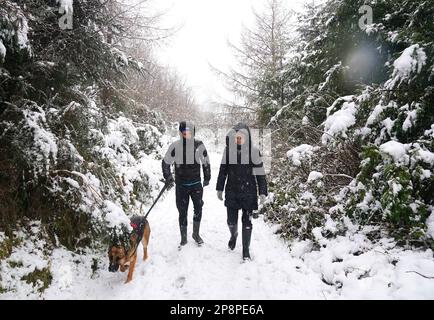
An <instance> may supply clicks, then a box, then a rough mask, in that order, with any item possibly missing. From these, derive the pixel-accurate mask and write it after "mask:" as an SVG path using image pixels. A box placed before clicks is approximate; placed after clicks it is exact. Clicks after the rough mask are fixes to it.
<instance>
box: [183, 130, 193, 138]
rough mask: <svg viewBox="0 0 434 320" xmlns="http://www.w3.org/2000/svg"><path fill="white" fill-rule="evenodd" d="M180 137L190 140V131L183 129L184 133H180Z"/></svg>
mask: <svg viewBox="0 0 434 320" xmlns="http://www.w3.org/2000/svg"><path fill="white" fill-rule="evenodd" d="M182 137H183V138H184V139H187V140H188V139H191V131H190V129H185V130H184V131H182Z"/></svg>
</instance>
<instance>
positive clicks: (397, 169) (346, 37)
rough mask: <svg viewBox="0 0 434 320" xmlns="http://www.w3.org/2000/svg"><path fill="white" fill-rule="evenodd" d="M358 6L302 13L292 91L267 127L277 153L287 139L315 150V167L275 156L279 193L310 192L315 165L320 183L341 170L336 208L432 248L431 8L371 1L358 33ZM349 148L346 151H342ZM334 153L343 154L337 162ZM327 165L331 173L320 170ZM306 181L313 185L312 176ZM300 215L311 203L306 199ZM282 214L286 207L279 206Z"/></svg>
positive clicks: (333, 4)
mask: <svg viewBox="0 0 434 320" xmlns="http://www.w3.org/2000/svg"><path fill="white" fill-rule="evenodd" d="M363 4H365V3H364V1H361V0H360V1H359V0H352V1H345V2H343V1H337V0H336V1H335V0H330V1H327V2H326V3H324V4H320V5H317V6H315V5H308V8H307V10H306V12H305V13H304V14H302V15H301V17H300V27H299V35H298V38H299V39H298V41H297V43H298V48H296V49H294V51H296V53H293V54H292V55H291V56H293V57H295V58H294V61H293V63H292V64H291V63H290V64H289V66H288V68H289V69H290V70H291V72H292V74H293V75H294V80H293V82H292V85H293V87H292V89H293V93H294V94H293V96H292V101H291V102H290V103H289V104H288V106H285V107H283V108H282V109H281V110H279V111H278V112H277V113H276V115H275V117H274V118H273V121H272V122H271V123H270V124H271V125H273V126H275V127H276V129H277V130H278V131H279V135H281V138H280V140H279V144H278V145H277V146H276V147H275V150H276V154H277V155H279V153H278V151H279V150H282V149H284V146H286V151H288V150H290V149H291V148H292V147H293V146H294V145H295V146H297V145H306V144H308V145H311V146H321V147H320V149H319V150H318V151H317V152H315V157H314V159H315V161H314V162H313V166H309V167H307V168H305V169H304V170H301V169H302V166H300V161H297V158H298V157H299V153H298V152H294V150H291V151H290V152H289V154H290V156H291V162H290V164H291V165H292V166H293V170H292V171H288V170H287V168H286V167H285V166H284V165H282V163H281V162H279V165H278V166H277V167H278V169H277V170H275V172H274V177H275V178H274V179H275V181H278V183H280V185H279V187H278V188H276V189H279V188H282V189H283V190H285V186H286V190H292V192H293V195H292V198H291V203H292V204H298V203H302V201H303V200H305V199H304V198H306V196H307V195H308V194H306V193H305V191H308V192H310V193H311V194H314V195H315V193H314V192H312V191H310V190H304V189H303V188H304V183H305V182H306V181H307V180H308V177H309V175H310V173H311V172H312V171H317V172H319V173H321V174H322V175H323V178H321V179H318V180H319V181H321V180H325V179H327V174H329V173H333V174H336V175H338V176H339V175H341V176H342V175H346V176H347V178H346V180H345V181H344V182H343V183H342V184H338V185H335V186H330V187H331V188H330V187H329V189H328V190H327V191H328V192H329V193H330V194H331V195H332V197H331V198H332V199H333V202H334V204H333V205H332V206H331V207H329V208H331V209H332V210H333V212H334V213H335V214H339V215H340V216H345V215H346V216H349V217H351V218H352V219H353V220H354V222H357V224H356V225H366V224H374V225H376V226H379V227H381V230H383V231H387V232H389V233H390V234H392V235H394V236H395V237H397V239H399V240H401V241H400V242H399V243H400V244H405V243H409V244H418V245H424V246H432V244H433V238H432V231H431V230H432V229H431V222H430V221H432V216H433V213H432V211H433V209H432V208H433V205H434V203H433V201H434V197H433V194H434V183H433V182H434V180H433V177H432V176H433V174H432V173H433V171H434V167H433V163H432V157H433V152H434V140H433V135H432V132H433V130H432V128H433V124H434V108H433V101H434V90H433V88H434V82H433V81H434V46H433V43H432V35H433V26H432V19H431V18H429V17H430V16H431V15H432V14H434V6H432V3H431V2H429V1H427V2H415V1H381V2H375V3H372V6H373V9H374V12H375V15H376V17H377V18H376V19H377V21H376V22H375V24H374V25H372V26H370V27H369V28H367V29H366V30H362V29H360V28H359V26H358V24H357V21H358V20H359V18H360V17H359V13H358V9H359V8H360V7H361V6H362V5H363ZM282 132H283V133H282ZM300 148H302V147H300ZM350 150H351V152H350V154H353V156H351V157H346V156H345V155H346V153H345V151H350ZM339 154H342V155H344V156H343V157H342V161H341V162H339V163H336V162H334V157H335V156H336V155H339ZM282 157H283V156H282ZM326 163H330V164H333V166H334V168H335V170H336V171H330V170H327V169H324V167H323V165H322V164H326ZM349 168H351V169H350V170H348V169H349ZM313 177H318V175H316V174H313V175H312V176H311V178H312V179H313ZM285 179H286V180H287V182H286V184H285V183H284V181H285ZM312 179H311V184H315V183H316V182H317V181H318V180H316V179H313V180H312ZM294 190H297V192H295V193H294ZM308 198H309V197H308ZM275 199H281V197H279V195H278V196H276V197H275ZM315 199H318V197H317V196H315ZM287 200H288V199H283V200H279V201H280V202H279V203H278V202H275V204H274V206H273V208H272V209H273V210H271V212H270V213H268V215H273V214H274V213H275V212H280V211H282V210H283V208H284V207H285V206H287V205H288V202H289V201H287ZM325 207H326V208H327V205H326V206H325ZM279 208H282V210H281V209H279ZM285 210H286V209H285ZM305 211H306V212H307V213H308V214H309V213H314V212H316V211H317V208H316V207H315V206H314V205H310V206H306V209H305ZM329 213H330V212H329ZM308 214H306V216H307V215H308ZM286 215H287V216H288V217H291V215H292V213H291V212H289V210H286ZM281 216H282V217H281V219H284V218H283V216H284V215H281ZM285 219H288V218H285ZM321 219H322V220H323V221H325V215H324V214H323V215H322V218H321ZM323 223H324V222H323ZM309 237H311V238H315V237H314V235H313V234H312V233H311V234H310V235H309Z"/></svg>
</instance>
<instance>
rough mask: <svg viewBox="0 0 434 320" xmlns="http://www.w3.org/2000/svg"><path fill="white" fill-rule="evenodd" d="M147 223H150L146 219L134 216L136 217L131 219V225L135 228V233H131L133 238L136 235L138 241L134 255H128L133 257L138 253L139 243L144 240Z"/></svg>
mask: <svg viewBox="0 0 434 320" xmlns="http://www.w3.org/2000/svg"><path fill="white" fill-rule="evenodd" d="M147 223H148V221H147V220H146V218H145V217H141V216H134V217H132V218H131V222H130V225H131V227H132V228H133V231H131V236H132V235H136V236H137V241H136V243H135V244H134V250H133V253H132V254H128V255H130V256H133V255H134V254H135V253H136V251H137V247H138V246H139V243H140V241H141V240H142V238H143V235H144V233H145V227H146V224H147ZM129 249H130V248H129ZM128 251H130V250H128Z"/></svg>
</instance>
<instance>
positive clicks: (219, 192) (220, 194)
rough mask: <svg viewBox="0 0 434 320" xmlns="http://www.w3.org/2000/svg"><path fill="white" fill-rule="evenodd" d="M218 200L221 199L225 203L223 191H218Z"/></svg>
mask: <svg viewBox="0 0 434 320" xmlns="http://www.w3.org/2000/svg"><path fill="white" fill-rule="evenodd" d="M217 198H219V200H220V201H223V191H217Z"/></svg>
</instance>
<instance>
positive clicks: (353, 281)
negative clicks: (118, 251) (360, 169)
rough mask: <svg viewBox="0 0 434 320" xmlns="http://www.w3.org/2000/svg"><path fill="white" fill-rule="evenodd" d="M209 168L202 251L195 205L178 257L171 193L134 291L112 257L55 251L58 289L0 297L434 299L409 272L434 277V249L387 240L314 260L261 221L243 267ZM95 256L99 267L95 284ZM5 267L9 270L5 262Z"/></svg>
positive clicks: (153, 221) (344, 240)
mask: <svg viewBox="0 0 434 320" xmlns="http://www.w3.org/2000/svg"><path fill="white" fill-rule="evenodd" d="M211 162H212V169H213V171H212V176H213V179H212V181H211V184H210V186H209V187H207V188H206V189H205V192H204V202H205V205H204V208H203V220H202V228H201V235H202V238H203V239H204V241H205V244H204V245H203V246H202V247H197V246H196V244H195V243H194V241H193V239H191V225H192V208H191V205H190V212H189V232H188V233H189V243H188V244H187V246H186V247H184V248H183V249H182V250H181V251H179V250H178V249H177V246H178V243H179V240H180V239H179V238H180V237H179V229H178V213H177V210H176V206H175V192H174V190H173V189H172V190H171V191H170V192H168V194H167V195H166V197H165V198H164V199H163V200H161V201H160V202H159V203H158V205H157V206H156V207H155V209H154V210H153V212H152V213H151V215H150V216H149V222H150V225H151V230H152V231H151V239H150V243H149V249H148V252H149V255H150V257H149V259H148V260H147V261H145V262H144V261H142V260H141V258H142V255H143V252H142V251H141V250H139V260H138V263H137V265H136V270H135V273H134V278H133V281H132V282H131V283H129V284H124V281H125V279H126V273H120V272H119V273H110V272H108V271H107V263H108V259H107V258H106V257H105V256H104V257H103V256H98V255H93V256H92V255H82V256H79V255H73V254H71V253H70V252H68V251H66V250H64V249H55V251H54V252H53V254H52V257H51V258H50V261H49V262H48V265H49V266H50V269H51V272H52V274H53V281H52V285H51V286H50V287H49V288H48V289H47V290H45V292H44V293H43V294H42V295H39V294H38V293H35V292H31V286H30V285H28V284H24V283H23V284H20V285H19V286H17V285H16V282H15V286H16V288H17V289H16V291H15V292H7V293H4V294H0V299H41V298H42V299H342V298H343V299H434V280H432V279H426V278H423V277H422V276H420V275H418V274H416V273H414V272H409V271H417V272H419V273H421V274H424V275H428V276H434V258H433V253H432V251H429V250H428V251H423V252H414V251H403V250H401V249H394V243H393V242H391V241H386V240H385V241H384V243H382V244H381V245H378V244H377V245H373V244H372V243H371V242H370V241H369V240H367V239H366V237H364V235H363V234H354V235H349V236H348V237H340V238H337V239H335V240H332V241H328V240H324V242H323V244H324V246H325V247H324V248H323V249H322V250H321V251H314V252H310V250H309V247H310V244H309V243H308V242H301V243H297V244H295V245H294V246H293V247H292V251H291V250H290V249H289V248H288V245H287V244H285V243H284V242H283V241H282V240H281V239H280V238H279V237H278V236H277V235H275V234H274V230H275V228H276V226H272V225H268V224H266V223H264V222H263V220H262V218H259V219H257V220H254V227H253V236H252V245H251V253H252V258H253V261H251V262H248V263H242V261H241V243H240V241H238V243H237V247H236V249H235V250H234V251H229V250H228V249H227V241H228V238H229V231H228V228H227V225H226V211H225V207H224V205H223V203H222V202H220V201H219V200H218V199H217V197H216V192H215V190H214V189H215V181H216V176H217V173H218V164H219V162H220V155H219V154H218V153H211ZM239 240H241V239H239ZM20 250H21V251H18V252H14V253H13V254H12V256H11V257H10V258H9V260H10V259H15V260H16V259H17V258H19V256H23V252H22V250H25V248H24V249H23V248H22V249H20ZM33 251H34V252H36V251H35V250H33ZM34 252H30V253H29V255H28V256H27V262H26V261H24V267H25V266H26V264H30V265H31V264H32V263H33V264H35V265H37V264H39V265H41V266H40V267H44V262H42V261H40V260H41V259H40V257H39V258H38V257H36V256H35V257H33V258H31V255H32V254H35V253H34ZM92 258H95V259H96V260H97V261H99V264H100V267H101V269H99V270H98V271H97V272H96V274H94V275H93V276H92V270H91V264H92ZM38 259H39V260H38ZM1 263H2V264H3V265H2V266H3V267H5V266H6V261H3V262H1ZM46 264H47V262H46ZM3 270H5V268H3ZM9 270H11V269H9ZM11 272H12V271H10V273H11ZM1 275H2V279H3V281H4V282H8V281H9V283H13V278H14V277H13V276H11V275H10V274H5V272H4V271H3V273H2V274H1Z"/></svg>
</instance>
